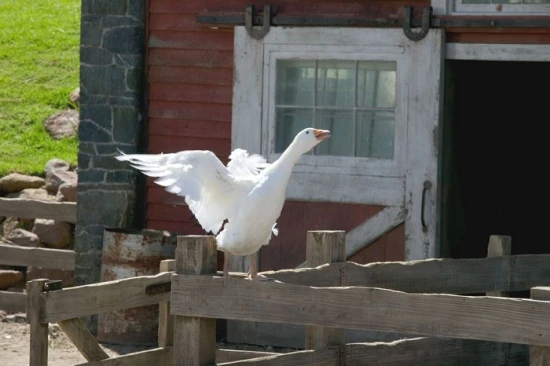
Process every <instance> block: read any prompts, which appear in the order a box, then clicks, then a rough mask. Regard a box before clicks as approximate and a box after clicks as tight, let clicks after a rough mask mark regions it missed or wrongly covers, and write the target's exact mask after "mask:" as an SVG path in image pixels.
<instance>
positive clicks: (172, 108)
mask: <svg viewBox="0 0 550 366" xmlns="http://www.w3.org/2000/svg"><path fill="white" fill-rule="evenodd" d="M148 112H149V117H157V118H173V119H196V120H202V121H223V122H227V121H231V105H229V104H227V105H226V104H212V103H194V102H169V101H159V100H152V101H150V102H149V110H148Z"/></svg>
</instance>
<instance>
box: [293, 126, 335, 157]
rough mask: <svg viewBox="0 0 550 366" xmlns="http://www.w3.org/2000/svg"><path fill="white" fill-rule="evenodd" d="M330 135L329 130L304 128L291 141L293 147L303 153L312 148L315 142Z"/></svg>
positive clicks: (317, 142) (315, 144)
mask: <svg viewBox="0 0 550 366" xmlns="http://www.w3.org/2000/svg"><path fill="white" fill-rule="evenodd" d="M329 137H330V131H329V130H319V129H316V128H311V127H310V128H306V129H303V130H302V131H300V132H299V133H298V134H297V135H296V137H294V141H293V142H292V145H294V146H293V147H294V148H295V149H296V150H297V151H298V152H299V153H300V154H305V153H306V152H308V151H309V150H311V149H313V148H314V147H315V146H317V144H319V143H320V142H321V141H323V140H324V139H326V138H329Z"/></svg>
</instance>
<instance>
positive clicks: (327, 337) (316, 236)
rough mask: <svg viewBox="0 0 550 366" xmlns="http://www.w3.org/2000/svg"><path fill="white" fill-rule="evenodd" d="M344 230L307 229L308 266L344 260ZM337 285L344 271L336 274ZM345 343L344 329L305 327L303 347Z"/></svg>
mask: <svg viewBox="0 0 550 366" xmlns="http://www.w3.org/2000/svg"><path fill="white" fill-rule="evenodd" d="M345 238H346V233H345V231H308V233H307V242H306V258H307V260H306V262H307V265H308V267H315V266H318V265H321V264H325V263H338V262H345V261H346V241H345ZM338 280H339V281H338V282H339V283H338V285H337V286H345V285H346V279H345V272H340V273H339V274H338ZM344 344H346V332H345V329H338V328H328V327H320V326H316V325H308V326H306V328H305V348H306V349H321V348H325V347H329V346H341V345H344Z"/></svg>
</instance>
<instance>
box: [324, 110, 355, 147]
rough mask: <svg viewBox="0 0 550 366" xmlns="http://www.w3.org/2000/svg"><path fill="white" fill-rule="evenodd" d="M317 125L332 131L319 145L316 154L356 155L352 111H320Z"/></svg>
mask: <svg viewBox="0 0 550 366" xmlns="http://www.w3.org/2000/svg"><path fill="white" fill-rule="evenodd" d="M315 126H317V127H318V128H320V129H322V130H330V131H331V136H330V138H329V139H326V140H325V141H323V143H322V144H319V145H317V147H316V148H315V155H333V156H354V151H353V135H354V133H353V112H352V111H342V110H323V111H318V112H317V121H316V124H315Z"/></svg>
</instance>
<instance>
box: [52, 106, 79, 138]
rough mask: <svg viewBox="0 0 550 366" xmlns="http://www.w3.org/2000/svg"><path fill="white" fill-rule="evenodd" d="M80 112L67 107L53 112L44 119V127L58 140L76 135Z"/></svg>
mask: <svg viewBox="0 0 550 366" xmlns="http://www.w3.org/2000/svg"><path fill="white" fill-rule="evenodd" d="M79 123H80V114H79V112H78V111H76V110H74V109H67V110H66V111H60V112H56V113H54V114H52V115H51V116H49V117H48V118H46V120H45V121H44V128H45V129H46V131H47V132H48V133H49V134H50V136H51V137H53V138H54V139H56V140H60V139H62V138H65V137H74V136H76V135H77V132H78V124H79Z"/></svg>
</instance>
